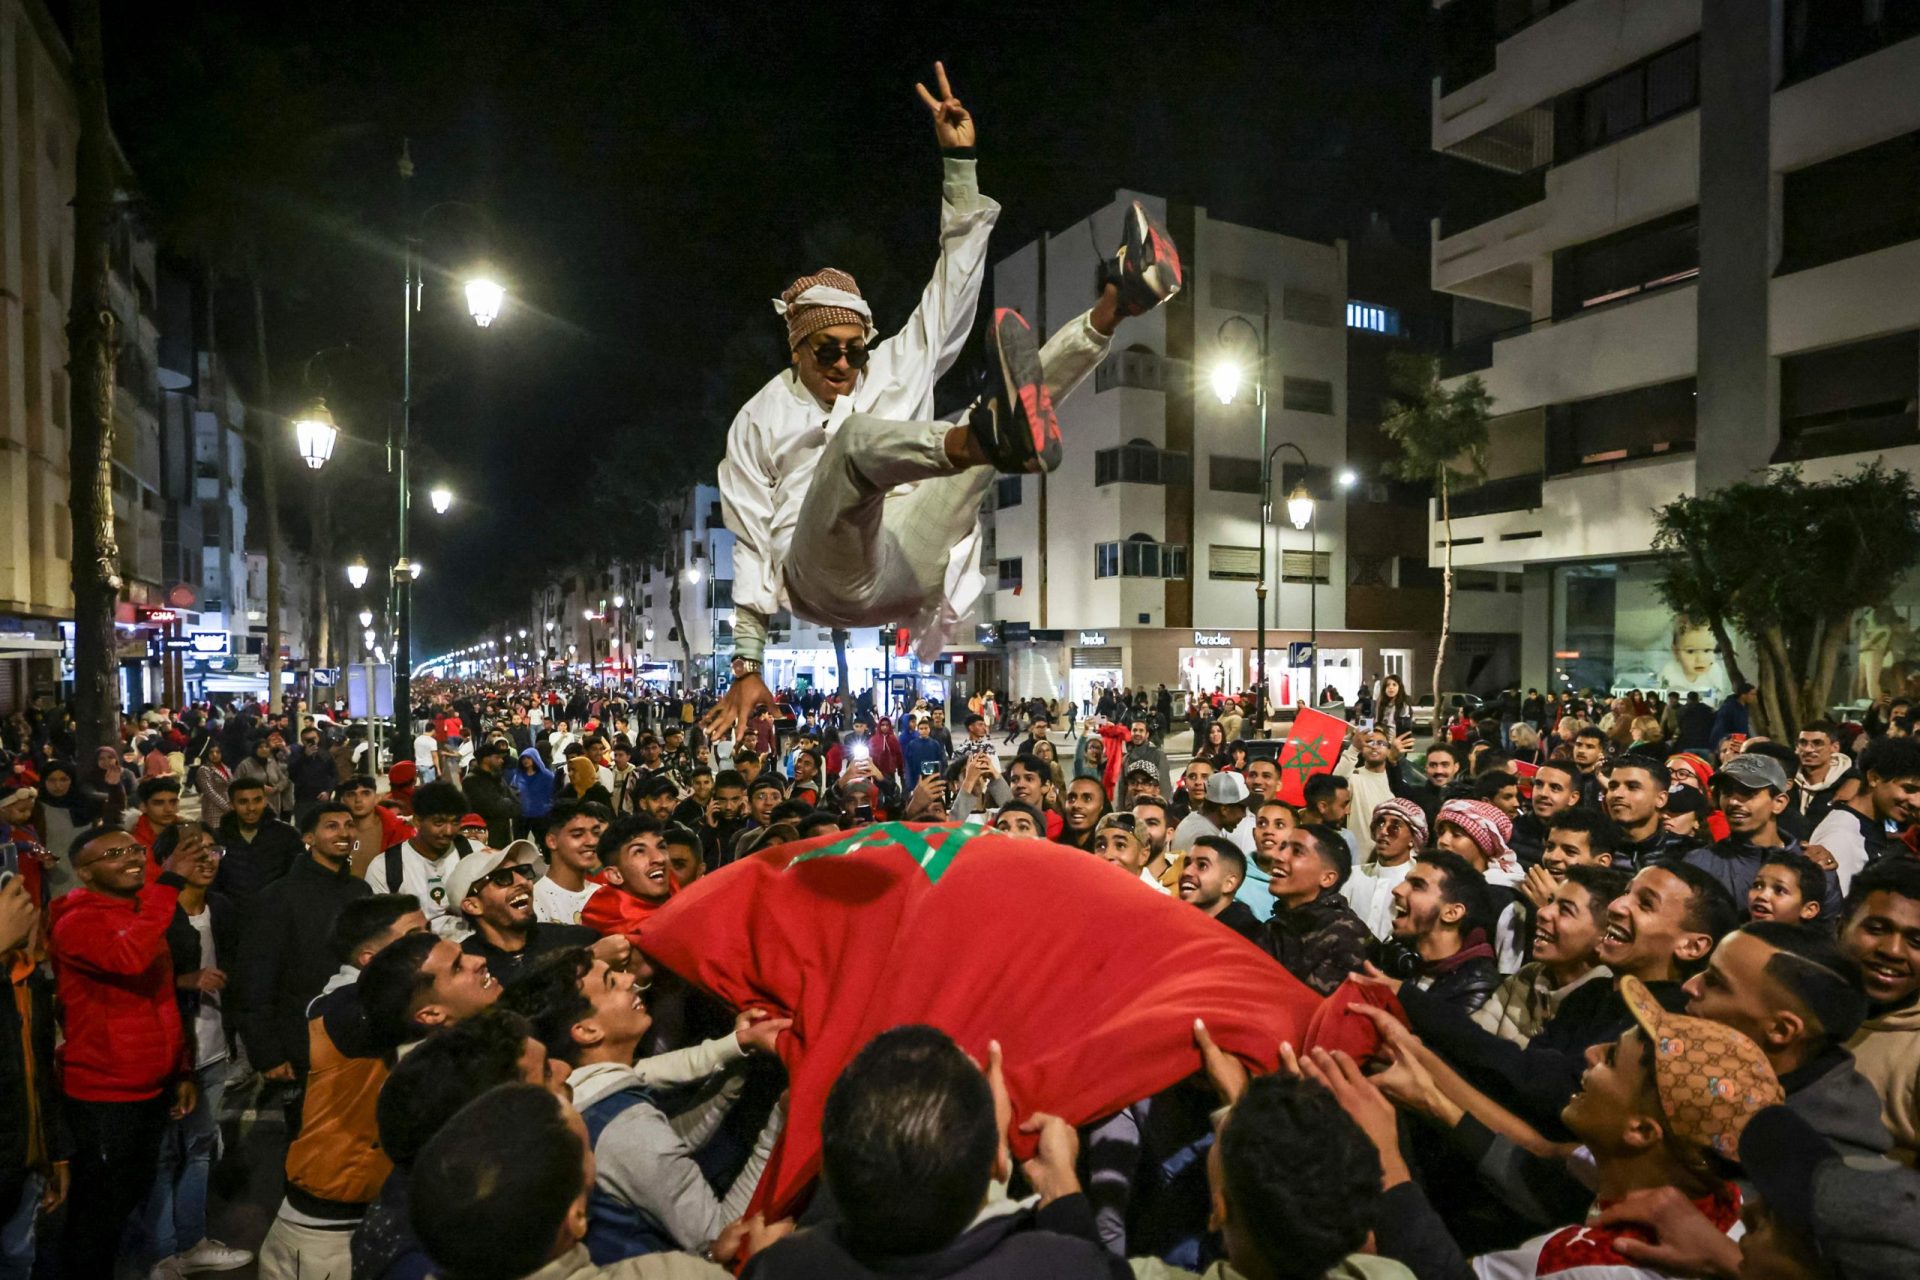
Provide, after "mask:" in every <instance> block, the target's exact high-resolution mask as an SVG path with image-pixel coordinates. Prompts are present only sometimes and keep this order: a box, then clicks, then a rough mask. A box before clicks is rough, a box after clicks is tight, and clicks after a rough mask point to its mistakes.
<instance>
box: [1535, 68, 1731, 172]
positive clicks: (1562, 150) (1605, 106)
mask: <svg viewBox="0 0 1920 1280" xmlns="http://www.w3.org/2000/svg"><path fill="white" fill-rule="evenodd" d="M1699 105H1700V42H1699V40H1698V39H1693V40H1688V41H1687V42H1686V43H1685V44H1680V45H1675V46H1674V47H1673V48H1671V49H1668V50H1666V51H1665V52H1663V53H1657V54H1655V55H1654V56H1653V57H1651V58H1647V59H1645V60H1643V61H1641V62H1639V63H1636V64H1635V65H1633V66H1631V67H1628V68H1627V69H1626V70H1624V71H1618V72H1615V73H1614V74H1613V75H1610V76H1608V77H1607V78H1606V79H1604V80H1601V81H1600V82H1598V83H1597V84H1590V85H1588V86H1586V87H1585V88H1584V89H1576V90H1575V91H1574V92H1572V93H1570V94H1568V95H1567V96H1566V97H1564V98H1562V99H1561V100H1560V102H1559V103H1558V105H1557V107H1556V109H1555V112H1554V134H1555V137H1554V158H1555V160H1556V161H1557V162H1559V163H1562V164H1564V163H1565V162H1566V161H1568V160H1571V159H1573V158H1574V157H1576V156H1580V155H1584V154H1586V153H1587V152H1589V151H1592V150H1594V149H1596V148H1598V147H1604V146H1606V145H1607V144H1608V143H1610V142H1613V141H1615V140H1616V139H1619V138H1623V137H1625V136H1626V135H1627V134H1630V133H1632V132H1634V131H1635V130H1637V129H1643V128H1645V127H1646V126H1648V125H1650V124H1658V123H1659V122H1660V121H1662V120H1665V119H1668V118H1669V117H1671V116H1676V115H1679V114H1680V113H1681V112H1683V111H1691V110H1692V109H1693V108H1694V107H1697V106H1699Z"/></svg>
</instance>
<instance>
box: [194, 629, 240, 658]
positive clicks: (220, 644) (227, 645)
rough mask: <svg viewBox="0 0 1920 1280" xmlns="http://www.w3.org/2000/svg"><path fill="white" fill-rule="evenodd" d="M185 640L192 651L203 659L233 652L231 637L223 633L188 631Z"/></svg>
mask: <svg viewBox="0 0 1920 1280" xmlns="http://www.w3.org/2000/svg"><path fill="white" fill-rule="evenodd" d="M187 639H188V641H189V642H191V643H192V645H193V651H194V652H195V653H197V654H199V655H200V656H201V657H203V658H210V657H213V656H214V655H216V654H222V653H232V652H233V637H232V636H230V635H228V634H227V633H226V632H224V631H189V632H187Z"/></svg>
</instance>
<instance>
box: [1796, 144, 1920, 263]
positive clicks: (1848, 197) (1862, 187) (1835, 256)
mask: <svg viewBox="0 0 1920 1280" xmlns="http://www.w3.org/2000/svg"><path fill="white" fill-rule="evenodd" d="M1780 238H1781V255H1780V272H1781V274H1785V273H1787V272H1790V271H1804V270H1806V269H1807V268H1808V267H1817V266H1820V265H1822V264H1823V263H1828V262H1838V261H1839V260H1840V259H1842V258H1851V257H1854V256H1856V255H1858V254H1862V253H1871V252H1873V251H1874V250H1875V249H1885V248H1887V247H1889V246H1891V245H1896V244H1903V243H1905V242H1906V241H1908V240H1920V133H1909V134H1905V135H1903V136H1901V137H1898V138H1890V139H1888V140H1887V141H1885V142H1881V143H1876V144H1875V145H1873V146H1871V147H1862V148H1860V150H1858V151H1849V152H1848V153H1847V154H1846V155H1843V156H1835V157H1834V158H1833V159H1831V160H1823V161H1821V162H1820V163H1819V164H1811V165H1808V166H1807V167H1806V168H1804V169H1795V170H1794V171H1793V172H1792V173H1789V174H1787V175H1785V177H1784V178H1783V179H1782V181H1781V192H1780Z"/></svg>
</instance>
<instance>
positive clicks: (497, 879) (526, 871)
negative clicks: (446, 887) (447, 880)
mask: <svg viewBox="0 0 1920 1280" xmlns="http://www.w3.org/2000/svg"><path fill="white" fill-rule="evenodd" d="M515 880H525V881H526V882H527V883H528V884H532V883H533V868H532V867H530V866H528V865H527V864H526V863H524V862H516V863H515V864H513V865H512V866H510V867H501V868H500V869H499V870H498V871H489V872H487V874H486V875H483V876H481V877H480V880H479V882H478V883H477V884H475V885H474V890H475V891H478V889H479V887H480V885H483V884H490V885H492V886H493V887H494V888H496V889H506V888H510V887H511V886H512V884H513V882H514V881H515Z"/></svg>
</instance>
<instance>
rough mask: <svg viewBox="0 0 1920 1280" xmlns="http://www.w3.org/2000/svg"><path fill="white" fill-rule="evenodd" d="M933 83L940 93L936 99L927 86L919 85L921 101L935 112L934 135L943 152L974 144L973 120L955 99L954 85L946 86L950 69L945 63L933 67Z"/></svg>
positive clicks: (916, 87) (917, 87)
mask: <svg viewBox="0 0 1920 1280" xmlns="http://www.w3.org/2000/svg"><path fill="white" fill-rule="evenodd" d="M933 82H934V85H935V87H936V88H938V89H939V90H940V96H939V97H935V96H934V95H933V94H931V93H929V92H927V86H925V85H924V84H916V85H914V86H913V87H914V88H915V89H918V90H919V91H920V101H922V102H924V103H926V104H927V110H929V111H931V112H932V113H933V136H934V138H935V139H937V140H938V141H939V143H940V149H941V150H942V151H948V150H951V149H953V148H954V147H970V146H972V145H973V117H972V116H971V115H969V114H968V113H967V109H966V108H965V107H963V106H961V105H960V99H958V98H956V97H954V96H953V86H952V85H950V84H948V83H947V67H946V64H945V63H943V62H936V63H934V64H933Z"/></svg>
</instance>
